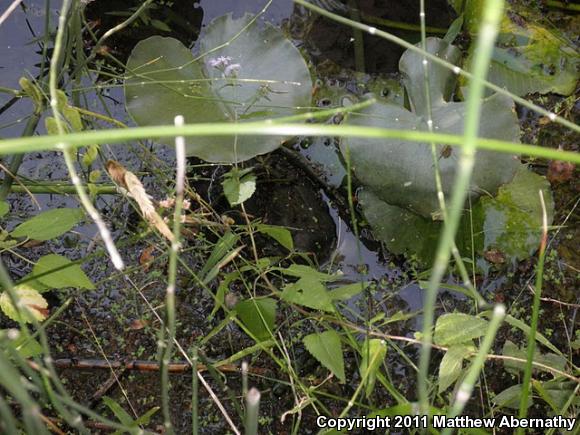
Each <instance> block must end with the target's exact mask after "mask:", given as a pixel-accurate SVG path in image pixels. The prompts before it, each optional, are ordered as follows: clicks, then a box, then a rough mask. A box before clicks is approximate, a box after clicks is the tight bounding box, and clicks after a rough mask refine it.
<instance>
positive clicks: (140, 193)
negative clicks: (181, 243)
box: [107, 160, 173, 242]
mask: <svg viewBox="0 0 580 435" xmlns="http://www.w3.org/2000/svg"><path fill="white" fill-rule="evenodd" d="M107 172H108V173H109V175H110V176H111V178H112V179H113V181H115V183H117V184H118V185H119V186H121V187H123V188H125V189H126V190H127V191H128V192H129V194H130V195H131V196H132V197H133V199H134V200H135V201H136V202H137V205H138V206H139V208H140V209H141V212H142V213H143V217H144V218H145V220H146V221H147V222H148V223H149V225H151V226H153V227H155V228H157V230H158V231H159V232H160V233H161V234H162V235H163V236H164V237H165V238H166V239H167V240H169V241H170V242H172V241H173V233H172V232H171V230H170V229H169V227H168V226H167V224H166V223H165V222H164V221H163V219H162V218H161V216H159V214H158V213H157V211H155V207H154V206H153V202H152V201H151V197H150V196H149V195H148V194H147V192H146V191H145V187H143V184H142V183H141V180H139V178H137V176H136V175H135V174H133V173H132V172H130V171H128V170H127V169H125V168H124V167H123V165H121V164H120V163H118V162H116V161H114V160H109V161H108V162H107Z"/></svg>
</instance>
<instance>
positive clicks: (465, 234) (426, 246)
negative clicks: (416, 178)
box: [359, 165, 554, 269]
mask: <svg viewBox="0 0 580 435" xmlns="http://www.w3.org/2000/svg"><path fill="white" fill-rule="evenodd" d="M540 190H542V192H543V194H544V200H545V203H546V209H547V214H548V225H551V223H552V220H553V214H554V200H553V196H552V193H551V191H550V188H549V183H548V181H547V180H546V179H545V178H544V177H542V176H540V175H538V174H535V173H534V172H531V171H530V170H528V169H527V168H526V166H525V165H520V166H519V168H518V170H517V172H516V175H515V177H514V179H513V180H512V181H511V182H510V183H507V184H505V185H503V186H501V187H500V188H499V190H498V195H497V197H495V198H492V197H489V196H485V197H483V198H481V199H480V201H479V202H477V203H476V204H475V205H474V206H473V208H472V210H471V214H469V213H466V214H465V215H464V216H463V219H462V221H461V224H460V226H459V229H458V232H457V235H456V239H455V241H456V244H457V247H458V248H459V251H460V253H461V254H462V255H463V256H464V257H468V258H471V257H472V253H475V256H476V257H478V258H483V257H484V256H485V254H486V253H489V252H491V251H496V252H498V253H500V254H501V255H502V256H505V258H506V260H510V261H516V260H522V259H525V258H528V257H529V256H530V255H533V253H534V252H536V250H537V249H538V246H539V243H540V238H541V234H542V210H541V203H540V198H539V194H538V192H539V191H540ZM359 202H360V204H361V206H362V207H363V210H364V213H365V218H366V219H367V221H368V222H369V224H370V225H371V226H372V228H373V232H374V234H375V236H376V237H378V238H379V239H380V240H382V241H383V242H384V243H385V245H386V246H387V248H388V249H389V250H390V251H391V252H393V253H395V254H406V255H414V256H416V257H417V260H418V261H419V262H420V263H421V264H430V263H431V262H432V261H433V258H434V257H433V256H434V254H435V249H436V247H437V240H438V237H439V233H440V231H441V228H442V223H441V222H439V221H433V220H432V219H427V218H423V217H422V216H419V215H417V214H415V213H412V212H410V211H407V210H405V209H403V208H401V207H397V206H393V205H390V204H388V203H387V202H384V201H381V199H380V198H378V197H377V195H375V194H374V193H373V192H369V191H366V190H362V191H361V192H360V193H359ZM478 265H479V267H481V268H482V269H486V268H487V267H488V266H487V265H486V264H485V263H484V262H483V260H482V261H479V262H478Z"/></svg>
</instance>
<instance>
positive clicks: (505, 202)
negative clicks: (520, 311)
mask: <svg viewBox="0 0 580 435" xmlns="http://www.w3.org/2000/svg"><path fill="white" fill-rule="evenodd" d="M540 191H542V193H543V195H544V202H545V204H546V212H547V215H548V225H551V224H552V220H553V216H554V199H553V196H552V192H551V190H550V183H549V182H548V181H547V180H546V179H545V178H544V177H542V176H540V175H538V174H535V173H534V172H531V171H530V170H528V169H527V168H526V167H525V166H524V165H522V166H521V167H520V168H519V170H518V172H517V174H516V176H515V177H514V179H513V181H512V182H511V183H508V184H506V185H505V186H502V187H500V189H499V192H498V194H497V196H496V197H495V198H490V197H484V198H481V201H479V203H478V204H476V206H475V213H476V214H478V215H481V216H483V217H484V221H483V232H484V237H485V241H484V249H485V251H489V250H490V249H498V250H499V251H501V252H502V253H503V254H505V255H507V256H509V257H511V258H512V259H514V260H515V259H520V260H521V259H523V258H527V257H529V256H530V255H532V254H533V253H534V252H535V251H536V250H537V249H538V247H539V245H540V239H541V236H542V205H541V202H540V196H539V192H540ZM478 209H479V210H478ZM480 210H481V211H480Z"/></svg>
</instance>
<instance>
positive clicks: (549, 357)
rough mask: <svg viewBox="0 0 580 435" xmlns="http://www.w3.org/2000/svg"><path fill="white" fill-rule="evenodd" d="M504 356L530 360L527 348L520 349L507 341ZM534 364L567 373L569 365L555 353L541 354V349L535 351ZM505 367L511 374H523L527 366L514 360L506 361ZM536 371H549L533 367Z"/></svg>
mask: <svg viewBox="0 0 580 435" xmlns="http://www.w3.org/2000/svg"><path fill="white" fill-rule="evenodd" d="M502 353H503V355H505V356H510V357H515V358H519V359H523V360H527V359H528V351H527V349H526V348H523V349H520V348H519V347H518V346H517V345H516V344H514V343H512V342H511V341H509V340H508V341H506V342H505V344H504V345H503V351H502ZM534 362H537V363H540V364H544V365H546V366H548V367H552V368H555V369H557V370H560V371H565V370H566V366H567V364H568V362H567V360H566V358H565V357H563V356H561V355H556V354H553V353H541V352H540V350H539V349H537V348H536V349H535V352H534ZM503 365H504V367H505V369H506V370H507V371H509V372H510V373H514V374H518V373H519V372H523V371H524V369H525V366H526V363H525V362H519V361H513V360H504V362H503ZM532 368H533V370H534V371H536V372H537V371H547V372H548V373H550V371H549V370H547V369H542V368H541V367H537V366H532Z"/></svg>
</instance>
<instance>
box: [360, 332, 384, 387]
mask: <svg viewBox="0 0 580 435" xmlns="http://www.w3.org/2000/svg"><path fill="white" fill-rule="evenodd" d="M361 352H362V355H361V356H362V360H361V364H360V367H359V372H360V376H361V382H364V383H365V393H366V397H367V398H369V397H370V395H371V394H372V392H373V390H374V388H375V382H376V380H377V373H378V372H379V370H380V367H381V364H382V363H383V360H384V359H385V357H386V355H387V343H386V342H385V341H384V340H379V339H377V338H373V339H371V340H366V341H365V343H364V344H363V347H362V350H361Z"/></svg>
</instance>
